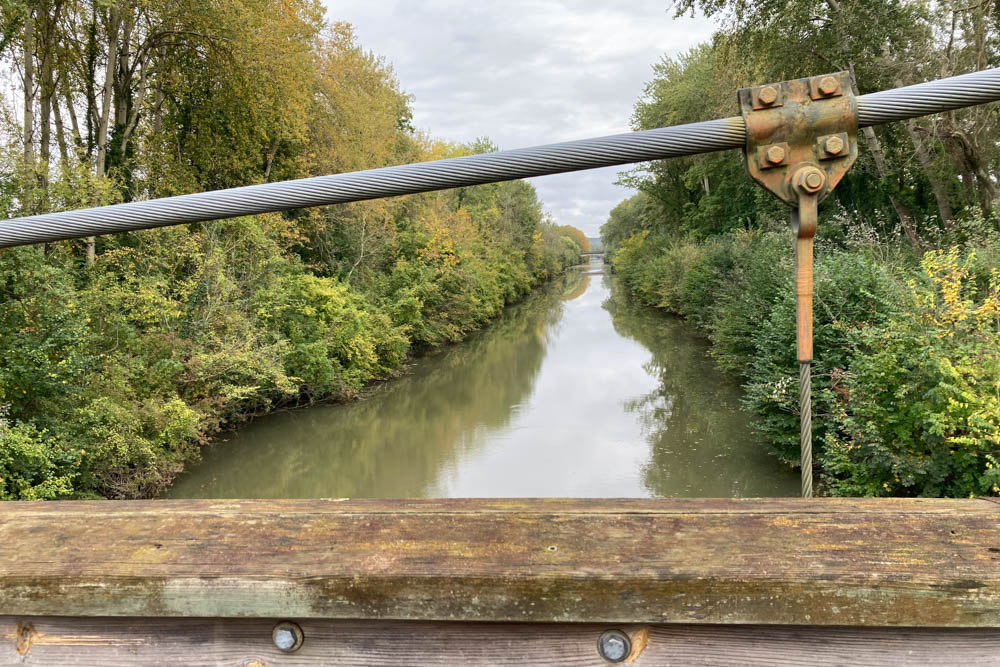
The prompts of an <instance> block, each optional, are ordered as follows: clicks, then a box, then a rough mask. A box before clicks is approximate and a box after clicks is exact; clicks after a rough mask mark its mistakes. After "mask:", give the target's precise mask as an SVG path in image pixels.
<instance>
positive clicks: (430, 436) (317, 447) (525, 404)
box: [168, 260, 799, 498]
mask: <svg viewBox="0 0 1000 667" xmlns="http://www.w3.org/2000/svg"><path fill="white" fill-rule="evenodd" d="M739 399H740V389H739V386H738V385H737V384H736V383H735V382H734V381H733V380H732V379H731V378H726V377H722V376H720V375H719V374H718V373H717V372H716V370H715V369H714V367H713V364H712V361H711V359H710V358H709V357H708V356H707V346H706V344H705V342H704V341H703V340H702V339H700V338H699V337H698V336H697V335H696V334H695V332H694V331H693V330H692V328H691V327H690V326H688V325H687V324H685V323H683V322H681V321H680V320H677V319H675V318H672V317H669V316H666V315H664V314H662V313H659V312H657V311H654V310H653V309H650V308H645V307H641V306H638V305H636V304H634V303H633V302H632V301H631V300H630V299H629V298H628V296H627V294H626V292H625V290H624V289H623V288H622V287H621V286H620V285H619V284H617V279H616V278H615V277H614V276H611V275H607V274H606V273H605V272H604V271H603V267H602V265H601V264H600V262H599V260H597V261H595V262H594V263H592V264H591V265H589V266H585V267H579V268H576V269H573V270H571V271H569V272H568V273H567V274H566V275H565V276H564V277H563V278H562V279H560V280H557V281H555V282H554V283H553V284H551V285H548V286H546V287H543V288H542V289H540V290H537V291H536V292H535V293H534V294H532V295H531V296H530V297H529V298H528V299H527V300H525V301H524V302H523V303H521V304H519V305H517V306H514V307H511V308H509V309H507V311H506V312H505V313H504V314H503V316H501V317H500V318H499V319H498V320H497V321H496V322H495V323H494V324H493V325H491V326H490V327H488V328H487V329H485V330H483V331H481V332H479V333H477V334H475V335H473V336H472V337H471V338H470V339H469V340H467V341H466V342H464V343H461V344H458V345H454V346H451V347H447V348H444V349H442V350H438V351H436V352H434V353H432V354H429V355H427V356H424V357H422V358H420V359H417V360H416V361H415V362H414V363H413V365H412V367H411V368H410V369H409V372H408V373H407V374H406V375H405V376H404V377H402V378H399V379H396V380H392V381H390V382H386V383H383V384H381V385H379V386H377V387H376V388H374V389H373V390H372V391H371V393H370V394H369V395H368V396H367V397H366V398H365V399H364V400H360V401H355V402H349V403H341V404H332V405H318V406H313V407H310V408H305V409H300V410H292V411H288V412H282V413H278V414H274V415H270V416H267V417H263V418H260V419H257V420H255V421H253V422H251V423H250V424H247V425H244V426H243V427H242V428H240V429H239V430H237V431H235V432H232V433H228V434H226V435H225V436H224V437H223V438H220V441H219V442H218V443H216V444H214V445H212V446H210V447H207V448H205V450H204V459H203V461H202V462H200V463H199V464H197V465H195V466H192V468H191V470H190V471H189V472H187V473H185V474H184V475H183V476H182V477H181V478H180V479H178V481H177V483H176V484H175V485H174V486H173V487H172V488H171V489H170V491H169V492H168V496H170V497H174V498H320V497H323V498H338V497H353V498H403V497H494V496H539V497H648V496H654V497H656V496H688V497H698V496H713V497H751V496H795V495H797V494H798V490H799V489H798V475H797V473H796V472H795V471H792V470H790V469H788V468H786V467H784V466H782V465H781V464H780V463H779V462H778V461H777V460H776V459H774V458H773V457H770V456H768V455H767V454H766V453H765V452H764V450H763V449H762V448H761V447H760V446H759V445H757V444H756V442H755V440H754V437H753V434H752V433H751V431H750V429H749V428H748V426H749V417H748V416H747V415H746V414H745V413H743V412H741V411H740V409H739Z"/></svg>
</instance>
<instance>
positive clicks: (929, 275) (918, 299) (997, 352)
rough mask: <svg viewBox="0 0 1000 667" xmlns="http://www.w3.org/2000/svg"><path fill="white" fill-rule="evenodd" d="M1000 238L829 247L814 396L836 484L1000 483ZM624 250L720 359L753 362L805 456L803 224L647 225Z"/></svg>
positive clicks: (826, 485)
mask: <svg viewBox="0 0 1000 667" xmlns="http://www.w3.org/2000/svg"><path fill="white" fill-rule="evenodd" d="M990 239H992V237H989V236H987V237H983V238H978V239H977V240H978V241H979V242H980V243H982V244H983V247H982V248H981V249H980V250H978V251H977V250H975V249H967V250H965V251H962V250H959V249H958V248H952V249H951V250H949V251H947V252H941V251H931V252H928V253H926V254H925V255H924V257H923V260H922V262H921V263H920V266H919V267H918V266H917V265H916V263H915V262H913V261H911V260H910V258H909V257H907V256H906V255H905V254H899V255H896V254H893V253H888V254H887V253H886V252H884V250H885V248H884V247H881V248H879V246H873V245H868V244H864V243H856V244H852V243H846V244H841V245H839V246H838V245H837V244H830V243H826V244H824V246H823V247H822V250H821V251H820V252H819V253H818V255H817V258H816V266H815V288H816V289H815V291H816V297H815V304H814V338H815V350H816V359H815V360H814V363H813V385H812V387H813V397H812V399H813V411H814V418H813V429H814V443H815V448H816V452H815V454H814V460H815V462H816V464H817V466H818V468H819V469H820V471H821V478H822V481H823V486H822V490H823V491H824V492H826V493H829V494H834V495H932V496H936V495H945V496H963V495H969V494H984V493H989V494H1000V472H998V469H1000V466H998V463H997V461H998V458H1000V333H998V331H1000V329H998V327H1000V296H998V283H997V280H998V279H997V272H996V265H997V262H996V258H997V256H998V255H997V248H998V247H1000V246H998V245H997V244H996V243H995V242H992V241H991V240H990ZM612 261H613V265H614V268H615V270H616V271H617V272H618V273H619V274H620V275H621V276H622V277H623V279H624V280H625V281H626V283H627V284H628V285H629V287H630V288H631V289H632V290H633V291H634V292H635V293H636V294H637V295H638V296H639V298H641V299H642V300H643V301H645V302H647V303H650V304H652V305H656V306H659V307H661V308H664V309H666V310H669V311H671V312H674V313H677V314H679V315H682V316H684V317H686V318H688V319H689V320H690V321H692V322H693V323H695V324H697V325H699V326H700V327H701V328H702V329H703V330H704V331H705V333H706V334H707V336H708V337H709V339H710V340H711V342H712V347H711V352H712V354H713V356H714V357H715V358H716V359H717V361H718V363H719V366H720V369H721V370H723V371H733V372H737V373H739V374H740V375H742V376H743V377H744V379H745V385H744V386H745V389H746V397H745V401H744V402H745V406H746V407H747V408H748V409H749V410H750V411H751V412H753V413H754V414H755V415H756V417H757V419H756V420H755V424H754V428H755V429H756V430H757V432H758V433H759V434H760V436H761V439H762V441H763V442H764V443H766V445H767V446H768V447H769V448H770V449H771V451H772V452H773V453H775V454H776V455H777V456H778V457H779V458H780V459H782V460H783V461H785V462H787V463H789V464H797V462H798V447H799V445H798V434H799V414H798V365H797V362H796V356H795V294H794V289H793V284H792V267H793V256H792V251H791V247H790V243H789V238H788V236H787V234H781V233H763V232H743V231H736V232H731V233H729V234H726V235H723V236H719V237H714V238H712V239H709V240H705V241H698V242H696V241H693V240H679V241H678V240H670V239H668V238H666V237H654V236H651V235H650V234H649V233H648V232H647V231H641V232H638V233H636V234H634V235H632V236H631V237H629V238H627V239H625V240H623V241H622V242H621V243H620V245H619V248H618V250H617V252H616V253H615V254H614V257H613V260H612Z"/></svg>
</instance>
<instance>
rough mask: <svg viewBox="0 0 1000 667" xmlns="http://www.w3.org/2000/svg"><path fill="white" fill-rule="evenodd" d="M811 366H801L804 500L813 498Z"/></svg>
mask: <svg viewBox="0 0 1000 667" xmlns="http://www.w3.org/2000/svg"><path fill="white" fill-rule="evenodd" d="M811 366H812V364H811V363H810V362H808V361H803V362H801V363H800V364H799V410H800V415H799V451H800V453H801V459H800V464H801V468H802V497H803V498H812V495H813V462H812V449H813V443H812V372H811V371H812V369H811Z"/></svg>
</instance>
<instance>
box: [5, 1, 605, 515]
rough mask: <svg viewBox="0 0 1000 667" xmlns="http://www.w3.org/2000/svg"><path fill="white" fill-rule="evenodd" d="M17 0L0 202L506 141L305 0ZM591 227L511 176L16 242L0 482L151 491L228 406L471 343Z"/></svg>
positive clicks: (228, 179) (8, 52)
mask: <svg viewBox="0 0 1000 667" xmlns="http://www.w3.org/2000/svg"><path fill="white" fill-rule="evenodd" d="M0 12H2V13H3V16H2V21H0V25H3V26H4V30H3V33H2V35H0V61H2V64H3V66H4V67H5V69H7V70H8V71H10V72H15V71H16V72H18V73H19V74H20V75H21V76H19V77H17V80H19V81H21V82H23V86H22V87H21V88H20V91H19V92H20V94H21V95H22V97H21V98H19V99H16V100H15V99H9V98H6V97H5V98H3V106H2V108H0V136H2V145H0V217H14V216H21V215H30V214H34V213H41V212H46V211H51V210H59V209H66V208H78V207H84V206H91V205H96V204H107V203H114V202H119V201H130V200H135V199H140V198H151V197H161V196H167V195H174V194H181V193H186V192H193V191H202V190H211V189H216V188H225V187H232V186H238V185H246V184H251V183H261V182H267V181H277V180H284V179H290V178H299V177H306V176H313V175H320V174H328V173H336V172H345V171H353V170H359V169H368V168H374V167H382V166H386V165H392V164H400V163H406V162H415V161H421V160H429V159H437V158H443V157H450V156H456V155H463V154H469V153H474V152H483V151H490V150H495V147H494V146H492V145H491V144H490V143H489V142H488V141H487V140H478V141H476V142H474V143H472V144H470V145H451V144H446V143H443V142H439V141H434V140H433V139H431V138H429V137H427V136H425V135H423V134H421V133H420V132H418V131H416V130H415V129H414V128H413V126H412V124H411V112H410V99H409V97H408V96H407V95H406V94H405V93H404V92H403V91H402V89H401V88H400V85H399V83H398V82H397V80H396V79H395V77H394V75H393V73H392V70H391V68H390V67H389V66H388V65H387V64H386V63H385V62H384V61H383V60H381V59H380V58H378V57H377V56H375V55H373V54H372V53H370V52H368V51H366V50H365V49H363V48H362V47H361V46H360V45H359V44H358V43H357V42H356V40H355V38H354V35H353V34H352V31H351V28H350V26H348V25H346V24H341V23H330V22H328V21H327V20H326V19H325V17H324V14H323V10H322V8H321V5H320V4H319V3H318V2H313V1H312V0H295V1H292V2H284V1H282V2H278V1H277V0H239V1H237V2H230V3H221V4H220V3H201V2H173V3H138V4H135V3H119V2H110V3H109V2H96V1H94V2H90V1H82V2H74V3H62V2H43V3H20V2H13V3H2V4H0ZM577 237H582V234H579V233H578V232H577V231H576V230H572V229H571V228H557V227H556V226H555V225H553V224H552V223H550V222H549V221H548V220H547V219H546V218H545V216H544V215H543V213H542V210H541V205H540V203H539V201H538V199H537V197H536V194H535V191H534V189H533V188H532V187H531V186H530V185H529V184H527V183H525V182H523V181H514V182H509V183H502V184H496V185H483V186H477V187H473V188H461V189H457V190H453V191H448V192H442V193H431V194H423V195H414V196H409V197H402V198H397V199H389V200H381V201H374V202H365V203H357V204H350V205H342V206H335V207H327V208H320V209H311V210H302V211H294V212H290V213H287V214H267V215H259V216H253V217H246V218H238V219H234V220H229V221H222V222H213V223H204V224H194V225H187V226H182V227H174V228H165V229H160V230H155V231H147V232H139V233H129V234H119V235H114V236H106V237H100V238H96V239H94V238H91V239H88V240H87V241H85V242H74V241H64V242H58V243H51V244H46V245H44V246H43V245H39V246H33V247H23V248H15V249H8V250H0V499H39V498H66V497H91V496H105V497H112V498H136V497H147V496H153V495H156V494H157V493H159V492H160V491H161V490H162V489H163V488H164V487H165V486H166V485H168V484H169V483H170V482H171V480H172V479H173V478H174V477H175V476H176V475H177V473H178V472H180V471H181V470H182V468H183V467H184V465H185V464H187V463H189V462H191V461H192V460H194V459H197V457H198V452H199V447H200V446H201V445H202V444H203V443H204V442H206V440H207V439H208V438H210V437H211V436H212V435H213V434H215V433H217V432H218V431H219V430H220V429H222V428H223V427H225V426H227V425H230V424H232V423H234V422H238V421H239V420H241V419H244V418H245V417H246V416H248V415H255V414H261V413H265V412H268V411H270V410H274V409H275V408H277V407H279V406H284V405H289V404H301V403H308V402H312V401H318V400H327V399H337V398H348V397H351V396H354V395H356V394H357V392H358V391H359V390H360V389H361V388H362V387H364V386H365V384H366V383H368V382H371V381H373V380H376V379H379V378H385V377H389V376H391V375H393V374H394V373H397V372H399V370H400V368H401V366H402V364H403V363H404V361H405V360H406V358H407V355H408V354H410V353H411V352H412V351H414V350H419V349H421V348H428V347H432V346H436V345H441V344H443V343H447V342H451V341H456V340H460V339H461V338H462V337H463V336H464V335H465V334H466V333H468V332H469V331H471V330H473V329H475V328H477V327H479V326H481V325H483V324H484V323H485V322H487V321H488V320H489V319H490V318H491V317H493V316H494V315H496V314H497V313H498V312H499V311H500V310H501V309H502V308H503V307H504V305H505V304H508V303H510V302H512V301H515V300H517V299H519V298H521V297H522V296H523V295H524V294H525V293H526V292H528V291H529V290H530V289H531V288H532V286H534V285H536V284H538V283H539V282H540V281H543V280H546V279H547V278H549V277H551V276H553V275H554V274H555V273H557V272H559V271H560V270H561V269H562V268H563V267H564V266H566V265H567V264H570V263H574V262H575V261H576V260H577V258H578V257H579V253H580V251H581V250H582V248H581V242H580V241H578V240H577ZM585 242H586V239H585V238H584V239H583V243H585Z"/></svg>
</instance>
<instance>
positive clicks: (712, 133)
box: [0, 69, 1000, 248]
mask: <svg viewBox="0 0 1000 667" xmlns="http://www.w3.org/2000/svg"><path fill="white" fill-rule="evenodd" d="M998 99H1000V69H990V70H984V71H982V72H975V73H972V74H965V75H962V76H957V77H952V78H950V79H942V80H940V81H931V82H928V83H923V84H918V85H915V86H907V87H905V88H897V89H894V90H887V91H883V92H879V93H871V94H869V95H862V96H861V97H859V98H858V123H859V125H860V126H862V127H865V126H869V125H876V124H880V123H888V122H891V121H895V120H902V119H905V118H913V117H916V116H922V115H926V114H930V113H935V112H939V111H947V110H950V109H957V108H960V107H965V106H972V105H975V104H982V103H984V102H991V101H995V100H998ZM745 134H746V130H745V126H744V123H743V119H742V118H741V117H731V118H722V119H718V120H710V121H705V122H701V123H691V124H688V125H676V126H673V127H664V128H659V129H655V130H645V131H642V132H629V133H626V134H616V135H611V136H607V137H598V138H595V139H583V140H580V141H570V142H564V143H558V144H549V145H545V146H534V147H531V148H519V149H515V150H510V151H501V152H497V153H488V154H484V155H470V156H465V157H459V158H449V159H446V160H436V161H432V162H420V163H416V164H406V165H399V166H395V167H383V168H381V169H371V170H368V171H357V172H351V173H347V174H334V175H331V176H318V177H314V178H304V179H299V180H293V181H284V182H280V183H265V184H262V185H250V186H244V187H240V188H232V189H229V190H215V191H211V192H202V193H198V194H190V195H179V196H176V197H166V198H163V199H152V200H146V201H136V202H130V203H127V204H116V205H113V206H104V207H99V208H89V209H80V210H76V211H62V212H59V213H46V214H42V215H35V216H28V217H23V218H14V219H12V220H7V221H5V222H0V248H4V247H10V246H17V245H26V244H30V243H42V242H46V241H56V240H59V239H70V238H82V237H84V236H93V235H97V234H109V233H114V232H124V231H130V230H136V229H149V228H152V227H163V226H167V225H178V224H183V223H189V222H200V221H203V220H217V219H221V218H232V217H236V216H240V215H252V214H255V213H266V212H270V211H287V210H290V209H295V208H303V207H307V206H322V205H326V204H338V203H344V202H351V201H360V200H364V199H378V198H381V197H392V196H396V195H405V194H413V193H416V192H429V191H432V190H444V189H447V188H455V187H460V186H466V185H478V184H481V183H492V182H499V181H509V180H514V179H518V178H529V177H532V176H543V175H546V174H558V173H564V172H570V171H579V170H583V169H594V168H597V167H608V166H613V165H621V164H628V163H633V162H645V161H648V160H659V159H664V158H670V157H680V156H683V155H694V154H698V153H708V152H713V151H720V150H726V149H730V148H741V147H743V146H744V145H745V142H746V138H745Z"/></svg>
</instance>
